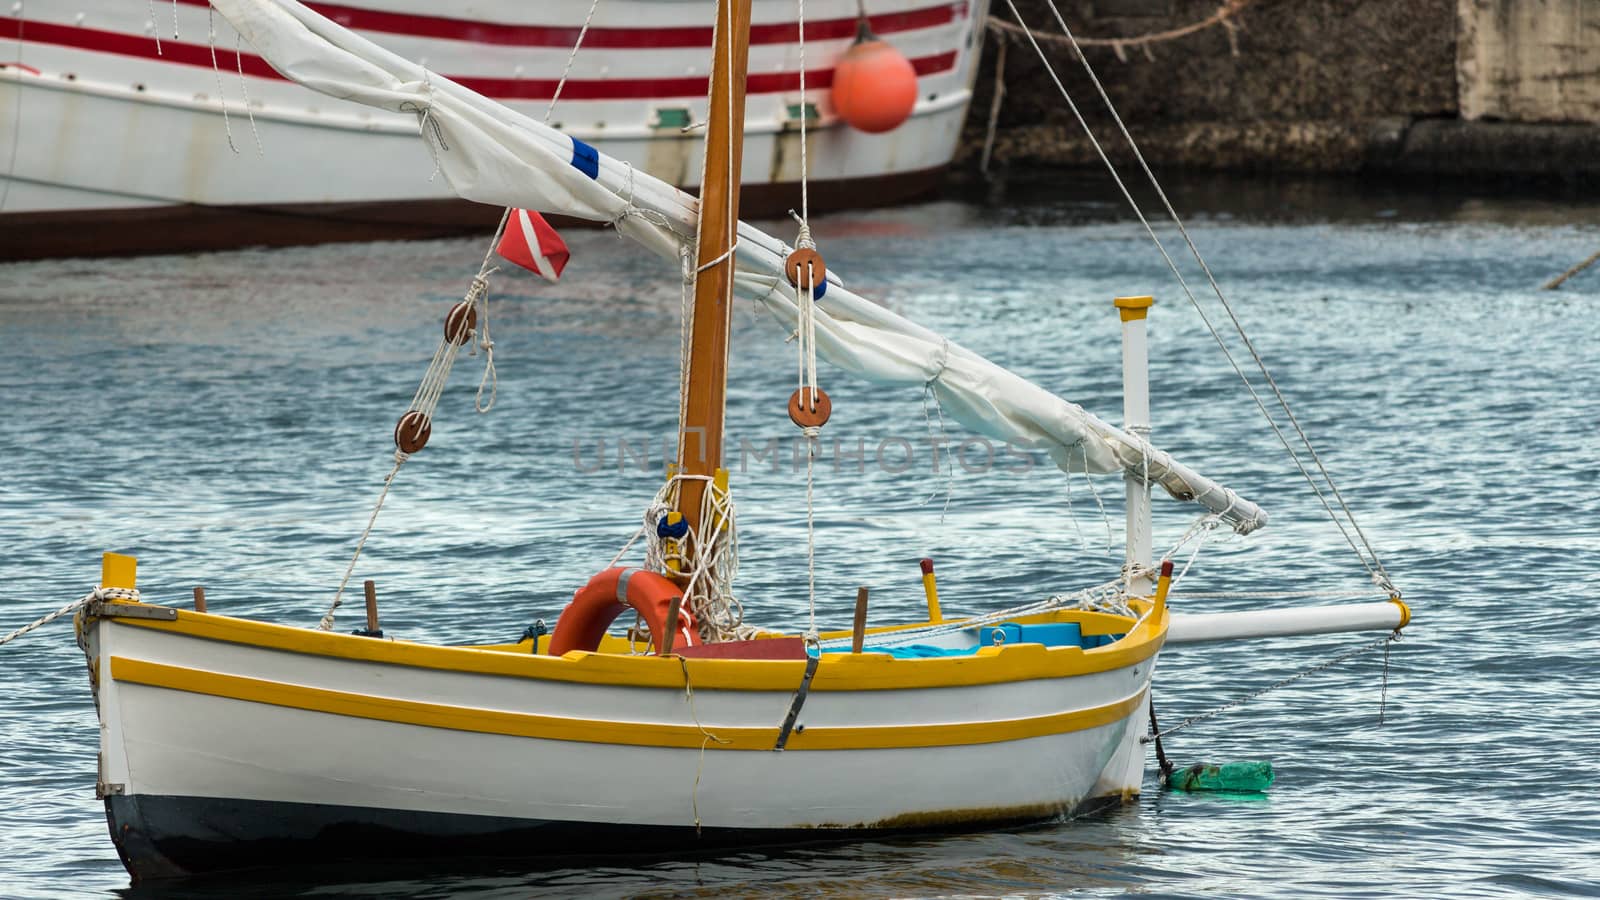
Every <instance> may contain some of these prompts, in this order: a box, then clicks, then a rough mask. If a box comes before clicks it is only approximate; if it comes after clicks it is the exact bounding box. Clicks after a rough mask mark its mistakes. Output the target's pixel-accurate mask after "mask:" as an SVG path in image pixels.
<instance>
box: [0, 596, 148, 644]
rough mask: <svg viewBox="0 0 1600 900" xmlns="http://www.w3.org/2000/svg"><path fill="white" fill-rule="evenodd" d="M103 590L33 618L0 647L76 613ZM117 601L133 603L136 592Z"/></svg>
mask: <svg viewBox="0 0 1600 900" xmlns="http://www.w3.org/2000/svg"><path fill="white" fill-rule="evenodd" d="M104 589H106V588H96V589H93V591H90V593H88V594H85V596H83V597H80V599H77V601H72V602H70V604H67V605H64V607H61V609H59V610H56V612H53V613H45V615H42V617H38V618H35V620H34V621H30V623H27V625H24V626H22V628H18V629H16V631H13V633H11V634H6V636H5V637H0V645H3V644H10V642H13V641H16V639H18V637H21V636H24V634H27V633H29V631H34V629H38V628H43V626H46V625H50V623H51V621H56V620H58V618H61V617H64V615H67V613H69V612H77V610H78V609H80V607H83V605H85V604H88V602H91V601H94V599H96V597H98V596H99V594H101V591H104ZM112 589H115V588H112ZM118 599H133V601H136V599H139V597H138V591H133V596H131V597H118Z"/></svg>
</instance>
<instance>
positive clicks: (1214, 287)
mask: <svg viewBox="0 0 1600 900" xmlns="http://www.w3.org/2000/svg"><path fill="white" fill-rule="evenodd" d="M1006 5H1007V7H1009V8H1010V10H1011V14H1012V17H1013V18H1015V19H1016V23H1017V24H1016V28H1017V29H1018V30H1019V31H1020V33H1021V34H1022V35H1023V36H1024V37H1025V38H1026V39H1027V41H1028V43H1029V44H1030V45H1031V46H1032V47H1033V49H1034V52H1035V53H1036V54H1037V55H1038V57H1039V60H1040V62H1041V63H1042V64H1043V66H1044V68H1045V72H1046V74H1048V75H1049V76H1050V80H1051V81H1052V82H1053V83H1054V84H1055V86H1056V89H1057V91H1058V92H1059V93H1060V94H1061V96H1062V98H1063V99H1064V100H1065V101H1066V103H1067V107H1068V109H1069V110H1071V112H1072V115H1073V117H1074V118H1075V119H1076V120H1077V122H1078V125H1079V126H1080V127H1081V128H1082V129H1083V131H1084V134H1085V135H1086V136H1087V137H1088V139H1089V143H1090V144H1091V145H1092V146H1093V147H1094V150H1095V153H1096V154H1097V155H1098V156H1099V157H1100V161H1101V162H1102V163H1104V165H1105V167H1106V170H1107V171H1108V172H1109V173H1110V175H1111V178H1112V181H1113V182H1115V183H1116V186H1117V188H1118V190H1119V191H1120V192H1121V193H1122V196H1123V199H1124V200H1126V201H1127V203H1128V205H1129V207H1130V208H1131V209H1132V210H1133V213H1134V215H1135V216H1136V217H1137V218H1138V220H1139V224H1140V225H1141V226H1143V228H1144V231H1145V233H1146V235H1147V236H1148V237H1149V238H1150V240H1151V242H1152V243H1154V244H1155V247H1156V250H1157V251H1158V252H1159V253H1160V254H1161V258H1162V259H1163V260H1164V261H1165V262H1166V264H1167V268H1168V269H1170V270H1171V271H1172V274H1173V276H1174V277H1175V278H1176V279H1177V281H1178V285H1179V287H1180V288H1181V289H1182V291H1183V293H1184V296H1185V297H1187V298H1188V300H1189V303H1190V305H1191V306H1193V307H1194V309H1195V311H1196V312H1197V313H1199V315H1200V319H1201V321H1202V323H1204V325H1205V327H1206V330H1207V331H1208V332H1210V334H1211V337H1212V339H1213V340H1214V341H1215V342H1216V344H1217V346H1218V347H1219V348H1221V350H1222V352H1223V355H1224V357H1226V359H1227V360H1228V364H1229V365H1230V366H1231V367H1232V368H1233V370H1234V373H1235V374H1237V375H1238V376H1239V379H1240V381H1242V382H1243V383H1244V385H1245V389H1246V390H1247V391H1248V392H1249V394H1250V397H1251V399H1252V400H1253V401H1254V402H1255V405H1256V408H1257V409H1258V410H1259V411H1260V412H1261V414H1262V416H1263V417H1264V418H1265V419H1266V420H1267V424H1268V425H1269V426H1271V428H1272V431H1273V434H1274V435H1276V436H1277V438H1278V441H1279V443H1281V444H1282V445H1283V447H1284V449H1285V450H1286V451H1287V452H1288V454H1289V457H1290V459H1292V460H1293V461H1294V464H1295V467H1296V468H1297V469H1298V470H1299V471H1300V475H1301V477H1303V478H1304V479H1305V481H1306V483H1307V484H1308V485H1310V487H1311V490H1312V492H1313V493H1314V494H1315V495H1316V497H1317V499H1318V501H1319V502H1320V503H1321V504H1322V506H1323V509H1324V510H1325V511H1326V512H1327V513H1328V517H1329V518H1330V519H1331V520H1332V521H1333V523H1334V525H1335V526H1336V527H1337V528H1338V529H1339V532H1340V534H1341V535H1343V536H1344V539H1345V542H1346V543H1347V544H1349V545H1350V548H1351V550H1353V551H1354V552H1355V554H1356V558H1357V559H1358V560H1360V562H1361V565H1362V566H1363V567H1364V568H1365V569H1366V571H1367V574H1368V576H1369V577H1370V578H1371V579H1372V581H1373V582H1374V583H1375V584H1377V585H1378V586H1379V587H1381V588H1383V589H1384V590H1386V591H1388V592H1389V593H1391V594H1392V595H1394V596H1398V595H1399V590H1398V589H1397V588H1395V587H1394V584H1393V582H1392V581H1391V580H1390V578H1389V574H1388V572H1387V570H1385V568H1384V566H1383V562H1382V561H1381V560H1380V559H1379V557H1378V554H1377V551H1376V550H1375V549H1374V548H1373V546H1372V543H1371V541H1369V540H1368V539H1367V536H1366V534H1365V533H1364V532H1363V531H1362V530H1361V527H1360V525H1359V524H1357V522H1356V520H1355V514H1354V512H1353V511H1352V510H1351V509H1350V506H1349V504H1348V503H1347V502H1346V501H1345V499H1344V496H1343V494H1342V493H1341V492H1340V491H1339V488H1338V486H1337V485H1336V484H1335V483H1334V481H1333V477H1332V475H1331V474H1330V473H1329V472H1328V470H1327V467H1326V466H1325V465H1324V464H1323V462H1322V458H1321V456H1320V455H1319V454H1318V453H1317V451H1316V448H1315V447H1314V446H1313V445H1312V443H1311V439H1310V437H1309V436H1307V434H1306V433H1305V430H1304V428H1302V427H1301V425H1300V422H1299V419H1297V418H1296V417H1295V415H1294V412H1293V411H1292V410H1291V409H1290V408H1289V401H1288V399H1287V398H1286V397H1285V396H1284V394H1283V391H1282V390H1281V389H1280V388H1279V386H1278V383H1277V381H1276V380H1275V379H1274V378H1273V377H1272V373H1271V372H1270V371H1269V370H1268V368H1267V365H1266V361H1265V360H1264V359H1263V358H1262V356H1261V354H1260V352H1259V351H1258V350H1257V349H1256V346H1255V344H1254V342H1253V341H1251V340H1250V337H1249V336H1248V335H1247V334H1246V333H1245V330H1244V326H1243V324H1242V323H1241V322H1240V321H1239V318H1238V316H1237V315H1236V314H1235V313H1234V310H1233V306H1232V304H1230V303H1229V302H1228V299H1227V296H1226V295H1225V294H1224V293H1223V291H1222V287H1221V286H1220V285H1219V284H1218V282H1217V279H1216V276H1215V275H1214V274H1213V273H1212V271H1211V268H1210V266H1208V265H1207V264H1206V262H1205V259H1204V257H1203V256H1202V255H1201V253H1200V249H1199V247H1198V246H1197V245H1196V244H1195V242H1194V240H1193V238H1192V237H1191V236H1190V235H1189V231H1188V229H1187V228H1186V227H1185V226H1184V224H1183V220H1182V218H1181V217H1179V215H1178V213H1177V210H1176V209H1175V208H1174V207H1173V205H1172V202H1171V200H1170V199H1169V198H1168V197H1167V194H1166V192H1165V191H1164V190H1163V189H1162V187H1161V184H1160V182H1159V180H1158V179H1157V178H1156V176H1155V173H1154V172H1153V171H1152V170H1151V169H1150V166H1149V163H1148V162H1146V161H1145V158H1144V154H1143V153H1142V152H1141V151H1140V150H1139V147H1138V143H1137V142H1136V141H1135V140H1134V139H1133V135H1132V134H1131V133H1129V131H1128V127H1127V125H1126V124H1124V123H1123V121H1122V117H1121V116H1120V115H1119V114H1118V113H1117V110H1116V106H1115V104H1113V103H1112V101H1111V98H1110V96H1109V95H1108V94H1107V93H1106V90H1105V87H1104V85H1102V84H1101V82H1100V79H1099V77H1098V75H1096V74H1095V71H1094V67H1093V66H1092V65H1091V64H1090V62H1089V60H1088V57H1087V56H1085V55H1084V53H1083V52H1082V43H1081V42H1079V41H1078V39H1077V38H1076V37H1075V36H1074V35H1073V33H1072V29H1071V28H1070V27H1068V25H1067V23H1066V20H1065V19H1064V18H1062V15H1061V11H1060V9H1059V8H1058V7H1057V4H1056V3H1055V0H1046V5H1047V6H1048V7H1049V8H1050V11H1051V13H1052V14H1053V15H1054V17H1055V20H1056V22H1057V24H1058V25H1060V27H1061V30H1062V33H1063V35H1064V36H1065V39H1066V41H1067V43H1068V44H1069V45H1070V46H1071V47H1072V48H1073V53H1074V55H1075V56H1076V57H1077V58H1078V60H1079V62H1080V63H1082V65H1083V68H1084V71H1085V73H1086V74H1087V75H1088V77H1089V80H1090V82H1091V83H1092V84H1093V85H1094V87H1095V91H1096V93H1097V94H1098V95H1099V97H1100V99H1101V101H1102V102H1103V103H1104V105H1105V107H1106V109H1107V111H1108V112H1109V113H1110V115H1111V118H1112V120H1113V121H1114V122H1115V123H1116V127H1117V130H1118V132H1119V133H1120V134H1121V135H1122V137H1123V139H1124V140H1126V141H1127V142H1128V145H1129V147H1130V148H1132V150H1133V154H1134V158H1135V159H1136V160H1137V161H1138V164H1139V167H1140V169H1141V170H1142V171H1143V173H1144V175H1145V177H1146V179H1147V180H1148V181H1149V183H1150V185H1151V187H1152V188H1154V190H1155V192H1156V195H1157V196H1158V197H1159V198H1160V200H1161V204H1162V206H1163V208H1164V209H1165V210H1166V212H1167V215H1168V217H1169V218H1170V219H1171V220H1172V222H1173V224H1174V225H1175V226H1176V227H1177V229H1178V233H1179V234H1180V235H1181V236H1182V238H1183V241H1184V243H1185V245H1187V247H1188V249H1189V252H1190V254H1191V255H1193V257H1194V259H1195V261H1196V262H1197V263H1198V264H1199V266H1200V268H1201V271H1202V272H1204V273H1205V277H1206V281H1207V283H1208V284H1209V286H1210V288H1211V291H1212V293H1213V294H1214V295H1215V296H1216V298H1217V301H1218V302H1219V303H1220V304H1221V305H1222V308H1223V310H1224V311H1225V312H1226V313H1227V316H1228V319H1229V321H1230V322H1231V323H1232V324H1233V327H1234V331H1235V333H1237V334H1238V336H1239V340H1240V341H1241V342H1242V343H1243V345H1244V347H1245V348H1246V349H1247V350H1248V351H1249V353H1250V356H1251V358H1252V359H1253V360H1254V362H1255V364H1256V368H1257V370H1258V371H1259V372H1260V373H1261V376H1262V378H1263V379H1264V380H1265V381H1266V384H1267V386H1268V387H1269V388H1270V390H1271V392H1272V395H1273V397H1274V398H1275V399H1276V401H1277V405H1278V407H1279V408H1280V409H1281V410H1282V411H1283V414H1284V416H1285V417H1286V418H1287V419H1288V421H1289V424H1290V426H1291V427H1292V428H1293V430H1294V432H1295V434H1296V435H1297V436H1298V438H1299V443H1300V445H1301V446H1302V447H1303V448H1304V451H1305V453H1306V455H1307V456H1308V457H1309V458H1310V459H1311V461H1312V465H1313V466H1314V467H1315V468H1316V470H1317V472H1318V473H1319V474H1320V476H1321V483H1320V484H1319V481H1318V479H1317V478H1316V477H1314V476H1313V475H1312V473H1311V471H1310V469H1309V468H1308V467H1307V465H1306V463H1305V462H1304V460H1302V459H1301V456H1300V454H1299V453H1298V452H1296V450H1295V447H1294V445H1292V444H1291V443H1290V441H1289V438H1288V435H1286V434H1285V433H1284V431H1283V429H1282V428H1281V427H1280V425H1279V424H1278V421H1277V419H1276V417H1275V416H1273V414H1272V412H1271V411H1270V410H1269V409H1268V408H1267V405H1266V402H1265V401H1264V400H1263V399H1262V397H1261V395H1260V393H1259V392H1258V391H1257V390H1256V387H1255V385H1254V383H1253V382H1252V381H1251V380H1250V378H1249V377H1248V376H1247V375H1246V374H1245V371H1244V368H1243V367H1242V366H1241V365H1240V364H1239V362H1238V360H1237V359H1236V358H1235V356H1234V354H1233V352H1232V351H1231V350H1230V349H1229V348H1228V345H1227V342H1226V341H1225V340H1224V339H1223V337H1222V334H1221V332H1220V331H1218V329H1217V327H1216V325H1215V324H1214V323H1213V322H1212V320H1211V317H1210V316H1209V315H1207V314H1206V312H1205V309H1204V308H1203V307H1202V306H1201V304H1200V301H1199V298H1198V297H1196V296H1195V293H1194V291H1193V289H1191V288H1190V286H1189V283H1188V281H1187V280H1186V279H1185V278H1184V277H1183V273H1182V272H1181V271H1180V270H1179V268H1178V266H1177V263H1176V262H1175V261H1174V260H1173V258H1172V256H1171V254H1169V253H1168V252H1167V248H1166V245H1165V244H1163V243H1162V241H1161V239H1160V237H1159V236H1157V234H1156V232H1155V229H1154V227H1153V226H1152V225H1151V224H1150V221H1149V219H1148V218H1146V216H1145V214H1144V211H1143V210H1142V209H1141V208H1140V206H1139V203H1138V201H1137V200H1135V199H1134V197H1133V194H1132V192H1131V191H1130V190H1129V188H1128V186H1127V184H1126V183H1125V182H1124V181H1123V179H1122V176H1121V174H1120V173H1119V172H1118V171H1117V168H1116V166H1115V165H1114V164H1113V163H1112V162H1111V160H1110V157H1109V156H1107V154H1106V151H1105V148H1104V147H1103V146H1102V145H1101V143H1100V141H1099V139H1098V138H1097V137H1096V136H1095V133H1094V129H1092V128H1091V127H1090V126H1089V124H1088V122H1087V120H1086V119H1085V118H1084V115H1083V113H1082V111H1081V110H1080V109H1079V108H1078V105H1077V103H1076V102H1074V101H1073V99H1072V96H1071V94H1070V93H1069V92H1068V91H1067V89H1066V86H1065V84H1063V82H1062V80H1061V77H1060V75H1059V74H1058V73H1057V72H1056V70H1055V67H1054V66H1053V65H1052V64H1051V62H1050V59H1049V57H1048V55H1047V54H1046V53H1045V52H1044V48H1043V47H1041V46H1040V44H1039V39H1038V37H1037V36H1036V35H1035V34H1034V33H1033V30H1032V29H1031V28H1029V27H1028V24H1027V23H1026V22H1025V21H1023V19H1022V14H1021V12H1019V11H1018V9H1017V6H1016V3H1015V0H1006ZM1324 488H1326V490H1324ZM1330 496H1331V497H1332V498H1333V499H1332V501H1331V502H1330V500H1329V497H1330ZM1335 504H1337V506H1338V507H1339V510H1340V511H1342V513H1343V518H1341V517H1340V513H1339V512H1336V511H1335V510H1334V505H1335ZM1358 540H1359V542H1360V543H1359V544H1358V543H1357V541H1358Z"/></svg>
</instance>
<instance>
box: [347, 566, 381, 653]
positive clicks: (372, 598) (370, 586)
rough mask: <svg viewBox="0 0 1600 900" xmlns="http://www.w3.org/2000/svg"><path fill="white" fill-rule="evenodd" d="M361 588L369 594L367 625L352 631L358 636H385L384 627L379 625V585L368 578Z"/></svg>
mask: <svg viewBox="0 0 1600 900" xmlns="http://www.w3.org/2000/svg"><path fill="white" fill-rule="evenodd" d="M361 589H362V590H363V591H364V592H365V593H366V595H367V627H365V628H357V629H356V630H355V631H352V632H350V633H351V634H353V635H356V636H358V637H374V638H381V637H383V629H382V628H379V627H378V586H377V584H376V583H374V582H373V580H372V579H370V578H368V579H367V580H366V581H363V582H362V583H361Z"/></svg>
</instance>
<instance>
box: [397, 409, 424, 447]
mask: <svg viewBox="0 0 1600 900" xmlns="http://www.w3.org/2000/svg"><path fill="white" fill-rule="evenodd" d="M432 434H433V423H432V422H429V421H428V417H427V416H425V415H423V414H422V413H420V412H418V411H417V410H414V409H413V410H411V411H410V412H408V413H406V414H405V415H403V416H401V417H400V421H399V422H397V423H395V426H394V445H395V447H397V448H398V449H399V450H400V452H401V453H404V454H407V455H410V454H412V453H415V452H417V451H418V450H421V449H422V448H423V447H426V446H427V445H428V438H429V437H430V436H431V435H432Z"/></svg>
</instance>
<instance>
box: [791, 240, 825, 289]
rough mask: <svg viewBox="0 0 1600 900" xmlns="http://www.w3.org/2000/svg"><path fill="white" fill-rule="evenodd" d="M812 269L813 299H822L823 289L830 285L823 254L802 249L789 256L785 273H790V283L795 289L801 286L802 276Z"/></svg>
mask: <svg viewBox="0 0 1600 900" xmlns="http://www.w3.org/2000/svg"><path fill="white" fill-rule="evenodd" d="M806 267H810V269H811V293H812V296H813V297H821V296H822V289H823V288H825V287H826V285H827V283H828V267H827V266H826V265H825V264H823V262H822V254H821V253H818V252H817V251H816V250H813V249H812V248H810V247H801V248H800V249H798V250H796V251H794V252H793V253H791V254H789V259H788V260H787V261H785V262H784V264H783V268H784V271H786V272H788V273H789V283H790V284H792V285H794V286H795V287H799V286H800V276H801V275H803V274H804V273H805V271H806Z"/></svg>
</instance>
